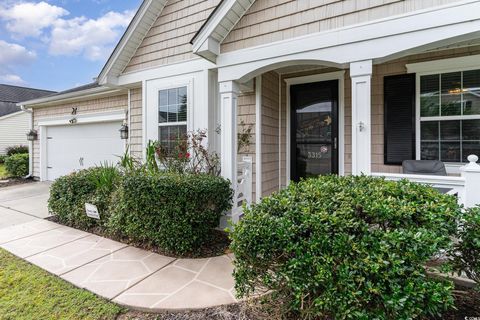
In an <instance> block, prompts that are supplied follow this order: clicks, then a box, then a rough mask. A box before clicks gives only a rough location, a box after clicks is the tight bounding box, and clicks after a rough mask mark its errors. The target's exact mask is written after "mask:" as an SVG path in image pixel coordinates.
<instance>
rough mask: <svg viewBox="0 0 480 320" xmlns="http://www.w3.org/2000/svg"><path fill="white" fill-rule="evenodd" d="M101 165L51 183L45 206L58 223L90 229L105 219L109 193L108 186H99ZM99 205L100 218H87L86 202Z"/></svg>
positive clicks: (102, 169) (104, 221) (103, 223)
mask: <svg viewBox="0 0 480 320" xmlns="http://www.w3.org/2000/svg"><path fill="white" fill-rule="evenodd" d="M104 170H105V169H104V168H101V167H100V168H93V169H87V170H82V171H79V172H75V173H72V174H70V175H68V176H63V177H60V178H58V179H57V180H55V182H54V183H53V184H52V186H51V187H50V198H49V200H48V208H49V210H50V212H52V213H53V214H54V215H55V216H56V217H57V218H58V219H59V220H60V222H61V223H64V224H66V225H69V226H72V227H74V228H80V229H84V230H85V229H89V228H91V227H94V226H103V225H105V224H106V223H107V222H108V218H109V215H108V213H109V210H108V208H109V206H110V201H111V195H112V192H113V190H114V188H115V186H112V188H111V189H110V190H104V189H102V188H98V184H97V182H96V177H98V176H99V175H101V172H102V171H104ZM86 202H88V203H92V204H94V205H96V206H98V209H99V211H100V218H101V219H100V220H96V219H91V218H88V217H87V216H86V214H85V203H86Z"/></svg>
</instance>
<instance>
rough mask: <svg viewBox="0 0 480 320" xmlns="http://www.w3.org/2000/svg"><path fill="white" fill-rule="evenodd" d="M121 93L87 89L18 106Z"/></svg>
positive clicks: (22, 103) (114, 90)
mask: <svg viewBox="0 0 480 320" xmlns="http://www.w3.org/2000/svg"><path fill="white" fill-rule="evenodd" d="M121 91H122V89H113V90H112V88H108V87H97V88H92V89H87V90H82V91H75V92H69V93H65V94H59V95H55V96H50V97H45V98H40V99H34V100H29V101H25V102H21V103H18V104H17V106H20V107H22V106H34V105H42V104H49V103H51V102H66V101H68V100H73V99H75V98H80V97H81V98H91V97H94V96H97V95H101V94H106V93H115V92H121ZM27 112H28V111H27Z"/></svg>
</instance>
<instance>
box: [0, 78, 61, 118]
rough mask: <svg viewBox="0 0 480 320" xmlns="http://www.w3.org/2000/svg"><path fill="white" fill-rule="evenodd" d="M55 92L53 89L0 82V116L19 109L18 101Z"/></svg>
mask: <svg viewBox="0 0 480 320" xmlns="http://www.w3.org/2000/svg"><path fill="white" fill-rule="evenodd" d="M52 94H55V91H50V90H41V89H33V88H26V87H19V86H12V85H8V84H0V117H3V116H5V115H7V114H11V113H15V112H18V111H20V107H18V106H17V103H18V102H21V101H25V100H31V99H36V98H40V97H45V96H49V95H52Z"/></svg>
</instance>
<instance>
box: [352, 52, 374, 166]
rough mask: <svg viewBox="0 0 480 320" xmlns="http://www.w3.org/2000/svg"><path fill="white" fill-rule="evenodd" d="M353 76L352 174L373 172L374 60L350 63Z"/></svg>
mask: <svg viewBox="0 0 480 320" xmlns="http://www.w3.org/2000/svg"><path fill="white" fill-rule="evenodd" d="M350 77H351V78H352V174H354V175H360V174H362V173H364V174H370V173H371V164H372V161H371V158H372V155H371V154H372V151H371V148H372V142H371V141H372V128H371V109H372V106H371V95H372V90H371V79H372V60H366V61H358V62H352V63H350Z"/></svg>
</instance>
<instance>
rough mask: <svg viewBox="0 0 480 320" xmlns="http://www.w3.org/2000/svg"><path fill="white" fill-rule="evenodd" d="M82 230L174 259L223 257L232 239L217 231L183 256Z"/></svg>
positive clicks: (96, 230) (109, 235) (50, 218)
mask: <svg viewBox="0 0 480 320" xmlns="http://www.w3.org/2000/svg"><path fill="white" fill-rule="evenodd" d="M47 220H49V221H52V222H55V223H58V224H63V223H61V222H60V221H59V220H58V218H57V217H55V216H52V217H48V218H47ZM63 225H66V226H68V227H72V226H69V225H67V224H63ZM77 229H78V228H77ZM81 230H83V231H86V232H89V233H93V234H96V235H97V236H101V237H104V238H109V239H112V240H115V241H118V242H121V243H125V244H128V245H130V246H132V247H136V248H140V249H144V250H148V251H152V252H155V253H158V254H161V255H164V256H167V257H173V258H196V259H199V258H211V257H218V256H222V255H224V254H226V253H229V249H228V247H229V245H230V239H229V238H228V235H227V233H226V232H224V231H220V230H215V231H214V232H213V233H212V237H211V239H210V240H209V241H208V242H207V243H205V244H204V245H203V246H201V247H200V248H199V249H197V250H196V251H194V252H189V253H186V254H183V255H177V254H174V253H172V252H169V251H166V250H165V249H163V248H160V247H158V246H155V245H152V244H150V243H141V242H136V241H132V240H131V239H129V238H126V237H119V236H115V235H111V234H107V233H106V232H105V231H104V230H103V229H102V228H99V227H94V228H86V229H81Z"/></svg>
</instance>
